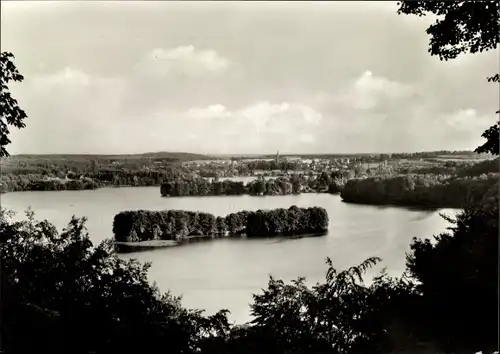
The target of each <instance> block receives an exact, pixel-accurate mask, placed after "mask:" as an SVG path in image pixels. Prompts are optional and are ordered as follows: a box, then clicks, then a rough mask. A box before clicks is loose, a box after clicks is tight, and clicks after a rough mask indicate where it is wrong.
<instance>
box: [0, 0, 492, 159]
mask: <svg viewBox="0 0 500 354" xmlns="http://www.w3.org/2000/svg"><path fill="white" fill-rule="evenodd" d="M1 6H2V14H1V20H2V23H1V30H2V33H1V41H2V51H10V52H12V53H13V54H14V55H15V56H16V60H15V63H16V65H17V67H18V69H19V70H20V72H21V74H23V75H24V77H25V81H24V82H22V83H20V84H13V85H11V91H12V94H13V96H14V97H15V98H16V99H17V100H18V101H19V104H20V106H21V107H22V108H23V109H24V110H25V111H26V113H27V114H28V118H27V119H26V121H25V123H26V128H25V129H21V130H18V129H15V128H13V129H12V136H11V140H12V141H13V143H12V144H11V145H8V146H7V149H8V151H9V152H10V153H11V154H12V155H15V154H63V155H64V154H100V155H104V154H106V155H114V154H142V153H151V152H152V151H157V152H169V151H172V152H173V151H177V152H186V153H195V154H205V155H249V154H252V155H263V154H266V155H267V154H269V155H271V154H273V153H275V152H276V151H277V150H279V151H280V154H283V155H293V154H296V155H307V154H357V153H362V154H367V153H373V154H376V153H398V152H417V151H418V152H422V151H440V150H469V151H470V150H473V149H474V148H475V147H476V146H478V145H480V144H481V143H482V142H483V139H482V138H481V137H480V136H481V134H482V132H483V131H484V130H485V129H486V128H488V127H489V126H491V125H492V124H494V123H495V121H496V119H497V117H496V115H495V111H496V110H498V96H499V90H498V89H499V85H498V84H496V85H495V84H492V83H488V82H487V81H486V77H488V76H492V75H493V74H495V73H497V72H498V62H499V51H498V50H495V51H490V52H486V53H481V54H476V55H465V56H462V57H459V58H458V59H455V60H451V61H448V62H441V61H439V59H438V58H437V57H431V56H430V54H429V53H428V52H427V48H428V41H429V38H428V35H427V34H426V33H425V30H426V28H427V26H428V25H429V24H430V23H431V22H432V21H433V19H432V18H426V17H423V18H418V17H412V16H405V15H397V13H396V11H397V4H396V2H307V3H305V2H293V3H287V2H271V3H267V2H115V3H113V2H29V1H23V2H2V4H1ZM290 151H297V152H290Z"/></svg>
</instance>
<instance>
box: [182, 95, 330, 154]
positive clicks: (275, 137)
mask: <svg viewBox="0 0 500 354" xmlns="http://www.w3.org/2000/svg"><path fill="white" fill-rule="evenodd" d="M184 119H185V120H187V121H188V122H189V121H197V124H198V126H197V129H198V131H199V132H200V133H199V134H198V136H200V140H199V141H200V144H202V146H203V148H204V149H206V150H207V151H212V152H225V151H231V150H234V151H238V152H244V151H255V150H259V151H267V149H272V150H275V149H279V148H280V147H281V148H283V147H284V148H290V149H295V150H297V149H299V150H300V149H301V148H302V147H303V145H304V144H306V145H311V144H314V143H315V142H316V132H317V130H318V128H319V127H320V125H321V122H322V120H323V116H322V115H321V113H320V112H318V111H316V110H315V109H314V108H312V107H310V106H308V105H305V104H302V103H297V102H281V103H272V102H269V101H259V102H255V103H254V104H251V105H248V106H245V107H242V108H240V109H236V110H229V109H227V108H226V107H225V106H223V105H221V104H216V105H210V106H208V107H205V108H192V109H189V110H188V111H187V112H185V113H184ZM187 126H190V127H192V126H193V125H192V124H187ZM209 129H210V132H211V133H210V135H209V136H207V135H205V136H204V135H203V132H204V131H205V132H206V131H209ZM202 146H199V147H200V148H201V147H202ZM225 149H229V150H225Z"/></svg>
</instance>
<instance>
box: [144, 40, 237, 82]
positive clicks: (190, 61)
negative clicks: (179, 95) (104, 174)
mask: <svg viewBox="0 0 500 354" xmlns="http://www.w3.org/2000/svg"><path fill="white" fill-rule="evenodd" d="M230 65H231V63H230V61H229V59H227V58H225V57H223V56H221V55H220V54H219V53H217V52H216V51H215V50H212V49H196V48H195V47H194V46H193V45H186V46H179V47H176V48H166V49H163V48H155V49H153V50H152V51H151V52H149V53H148V54H147V55H146V56H145V57H144V58H142V60H141V61H139V62H138V63H137V65H136V69H137V70H138V71H139V72H140V73H142V74H145V75H147V76H156V77H164V76H167V75H181V76H186V77H201V76H207V75H208V76H210V75H211V76H216V75H219V74H221V73H223V72H225V71H226V70H227V69H228V68H229V66H230Z"/></svg>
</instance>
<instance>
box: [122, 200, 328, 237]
mask: <svg viewBox="0 0 500 354" xmlns="http://www.w3.org/2000/svg"><path fill="white" fill-rule="evenodd" d="M328 222H329V219H328V213H327V212H326V210H325V209H324V208H320V207H310V208H298V207H297V206H291V207H290V208H288V209H284V208H278V209H273V210H257V211H240V212H237V213H231V214H229V215H227V216H225V217H220V216H219V217H216V216H214V215H213V214H209V213H204V212H194V211H184V210H165V211H147V210H135V211H122V212H120V213H118V214H116V215H115V217H114V221H113V233H114V237H115V241H118V242H141V241H150V240H172V241H182V240H186V239H189V238H192V237H203V238H213V237H217V236H226V235H236V234H245V235H246V236H248V237H266V236H274V235H303V234H308V233H315V234H316V233H324V232H326V231H327V230H328Z"/></svg>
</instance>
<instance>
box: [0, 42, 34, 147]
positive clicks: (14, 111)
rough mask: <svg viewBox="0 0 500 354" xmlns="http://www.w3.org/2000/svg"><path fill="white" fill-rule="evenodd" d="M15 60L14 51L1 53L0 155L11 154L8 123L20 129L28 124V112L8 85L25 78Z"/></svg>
mask: <svg viewBox="0 0 500 354" xmlns="http://www.w3.org/2000/svg"><path fill="white" fill-rule="evenodd" d="M13 60H14V55H13V54H12V53H9V52H2V53H1V54H0V72H1V76H0V79H1V80H0V84H1V91H0V112H1V115H2V116H1V120H0V157H4V156H9V153H8V152H7V149H6V146H7V145H9V144H10V143H11V141H10V139H9V134H10V131H9V128H8V125H11V126H13V127H16V128H19V129H21V128H24V127H25V126H26V125H25V124H24V119H25V118H26V117H27V116H26V112H24V111H23V110H22V109H21V108H20V107H19V105H18V103H17V100H16V99H14V98H13V97H12V96H11V94H10V92H9V88H8V86H7V84H8V83H9V82H11V81H17V82H21V81H23V80H24V77H23V76H22V75H21V74H20V73H19V71H18V70H17V68H16V66H15V65H14V62H13Z"/></svg>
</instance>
